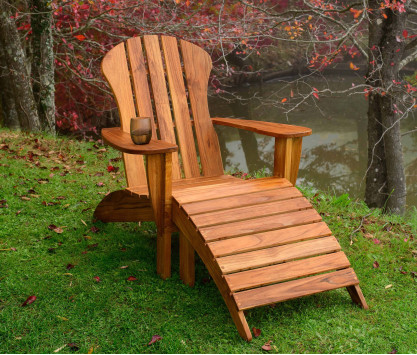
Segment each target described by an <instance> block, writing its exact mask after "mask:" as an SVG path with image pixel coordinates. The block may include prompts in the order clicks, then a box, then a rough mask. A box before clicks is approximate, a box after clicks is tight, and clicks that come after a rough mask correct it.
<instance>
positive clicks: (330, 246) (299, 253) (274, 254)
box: [217, 237, 341, 274]
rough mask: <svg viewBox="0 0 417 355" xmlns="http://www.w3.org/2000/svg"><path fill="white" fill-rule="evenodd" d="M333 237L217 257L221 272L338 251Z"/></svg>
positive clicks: (337, 245) (338, 248)
mask: <svg viewBox="0 0 417 355" xmlns="http://www.w3.org/2000/svg"><path fill="white" fill-rule="evenodd" d="M340 249H341V248H340V245H339V243H338V242H337V240H336V238H335V237H323V238H318V239H313V240H306V241H304V242H298V243H292V244H286V245H281V246H278V247H272V248H267V249H260V250H255V251H250V252H247V253H241V254H236V255H229V256H224V257H221V258H217V262H218V263H219V266H220V269H221V270H222V272H223V274H229V273H232V272H237V271H242V270H247V269H253V268H257V267H262V266H268V265H272V264H278V263H283V262H286V261H290V260H295V259H300V258H307V257H310V256H315V255H319V254H327V253H333V252H335V251H339V250H340Z"/></svg>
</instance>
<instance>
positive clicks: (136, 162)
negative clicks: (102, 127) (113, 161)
mask: <svg viewBox="0 0 417 355" xmlns="http://www.w3.org/2000/svg"><path fill="white" fill-rule="evenodd" d="M101 71H102V73H103V75H104V77H105V78H106V80H107V82H108V83H109V85H110V88H111V89H112V92H113V95H114V97H115V99H116V102H117V107H118V109H119V116H120V124H121V128H122V130H123V131H124V132H129V131H130V119H131V118H132V117H136V116H137V115H136V110H135V104H134V102H133V95H132V86H131V83H130V75H129V69H128V66H127V59H126V51H125V46H124V43H120V44H118V45H117V46H115V47H113V48H112V49H111V50H110V51H109V52H108V53H107V54H106V56H105V57H104V58H103V61H102V62H101ZM123 162H124V166H125V173H126V179H127V184H128V186H134V185H146V172H145V166H144V164H143V158H142V157H141V156H139V155H136V156H132V155H129V154H125V153H123Z"/></svg>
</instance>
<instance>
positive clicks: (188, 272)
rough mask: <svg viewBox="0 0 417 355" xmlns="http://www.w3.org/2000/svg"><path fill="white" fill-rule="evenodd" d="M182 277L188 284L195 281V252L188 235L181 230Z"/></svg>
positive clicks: (192, 284)
mask: <svg viewBox="0 0 417 355" xmlns="http://www.w3.org/2000/svg"><path fill="white" fill-rule="evenodd" d="M179 239H180V278H181V280H182V282H184V283H185V284H186V285H188V286H194V283H195V255H194V254H195V253H194V249H193V246H192V245H191V243H190V242H189V241H188V239H187V237H186V236H185V235H184V234H183V233H182V232H180V237H179Z"/></svg>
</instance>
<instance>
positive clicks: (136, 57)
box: [126, 37, 158, 140]
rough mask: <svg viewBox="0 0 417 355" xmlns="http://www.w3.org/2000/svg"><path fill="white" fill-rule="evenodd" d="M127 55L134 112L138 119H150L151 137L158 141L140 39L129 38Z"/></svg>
mask: <svg viewBox="0 0 417 355" xmlns="http://www.w3.org/2000/svg"><path fill="white" fill-rule="evenodd" d="M126 47H127V53H128V56H129V62H130V72H131V73H132V80H133V90H134V93H135V101H136V111H137V113H138V116H139V117H151V118H152V120H151V124H152V137H153V139H155V140H156V139H158V136H157V135H156V127H155V121H154V116H153V109H152V101H151V94H150V92H149V83H148V73H147V72H148V71H147V68H146V65H145V60H144V57H143V48H142V41H141V38H140V37H134V38H129V39H128V40H127V41H126Z"/></svg>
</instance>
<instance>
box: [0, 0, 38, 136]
mask: <svg viewBox="0 0 417 355" xmlns="http://www.w3.org/2000/svg"><path fill="white" fill-rule="evenodd" d="M11 13H12V12H11V7H10V4H9V3H7V2H6V1H4V0H2V1H0V45H1V46H3V48H4V58H5V61H6V63H7V67H8V69H9V70H8V73H7V77H6V80H8V85H9V86H10V87H11V90H12V92H13V98H14V101H15V107H16V111H17V114H18V118H19V123H20V128H21V129H24V130H30V131H40V129H41V125H40V121H39V116H38V112H37V109H36V104H35V100H34V97H33V92H32V87H31V83H30V76H29V75H28V72H27V68H26V56H25V52H24V50H23V48H22V44H21V41H20V38H19V34H18V31H17V28H16V23H15V21H14V19H12V18H11Z"/></svg>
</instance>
